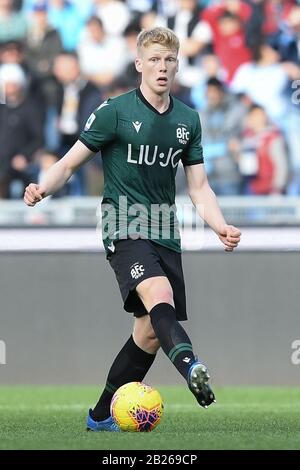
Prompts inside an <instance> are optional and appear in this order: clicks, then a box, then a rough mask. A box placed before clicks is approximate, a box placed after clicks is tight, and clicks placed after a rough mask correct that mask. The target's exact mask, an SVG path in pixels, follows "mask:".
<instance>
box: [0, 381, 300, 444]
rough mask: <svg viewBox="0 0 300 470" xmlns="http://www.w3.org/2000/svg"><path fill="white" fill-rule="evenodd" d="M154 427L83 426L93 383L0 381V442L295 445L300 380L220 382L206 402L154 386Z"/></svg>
mask: <svg viewBox="0 0 300 470" xmlns="http://www.w3.org/2000/svg"><path fill="white" fill-rule="evenodd" d="M158 388H159V391H160V392H161V394H162V396H163V399H164V403H165V412H164V417H163V419H162V422H161V423H160V425H159V426H158V427H157V428H156V429H155V430H154V431H153V432H152V433H106V432H105V433H87V432H86V431H85V416H86V413H87V409H88V408H89V406H90V405H91V404H93V403H94V402H95V399H96V398H97V397H98V389H97V388H95V387H69V386H68V387H0V449H107V450H108V449H110V450H113V449H131V450H133V449H143V450H150V449H154V450H158V449H164V450H167V449H174V450H175V449H178V450H179V449H188V450H195V449H198V450H200V449H300V388H271V387H270V388H268V387H265V388H242V387H240V388H237V387H236V388H224V389H219V390H217V391H216V396H217V400H218V402H217V404H216V405H213V406H211V407H210V408H209V409H207V410H204V409H202V408H200V407H199V406H198V405H197V403H196V402H195V399H194V397H193V396H192V395H191V393H190V392H189V391H187V390H186V389H185V388H184V387H158Z"/></svg>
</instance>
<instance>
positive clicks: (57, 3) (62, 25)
mask: <svg viewBox="0 0 300 470" xmlns="http://www.w3.org/2000/svg"><path fill="white" fill-rule="evenodd" d="M47 4H48V21H49V24H51V26H52V27H53V28H54V29H56V30H57V31H58V32H59V34H60V37H61V40H62V44H63V48H64V50H67V51H74V50H75V49H76V48H77V46H78V42H79V38H80V34H81V31H82V29H83V26H84V18H83V17H82V15H81V13H80V11H79V10H78V9H77V7H76V5H75V4H73V3H71V2H69V1H66V0H48V1H47Z"/></svg>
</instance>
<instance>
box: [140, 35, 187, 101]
mask: <svg viewBox="0 0 300 470" xmlns="http://www.w3.org/2000/svg"><path fill="white" fill-rule="evenodd" d="M135 63H136V68H137V71H138V72H141V73H142V81H143V84H144V85H146V86H147V87H148V88H150V90H151V91H153V92H154V93H157V94H163V93H166V92H169V91H170V88H171V86H172V83H173V81H174V78H175V75H176V73H177V71H178V59H177V52H176V51H174V50H171V49H168V48H167V47H165V46H161V45H159V44H151V45H150V46H148V47H143V48H142V50H141V52H140V54H139V57H138V58H137V59H136V62H135Z"/></svg>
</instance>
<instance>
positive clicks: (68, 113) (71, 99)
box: [53, 52, 102, 153]
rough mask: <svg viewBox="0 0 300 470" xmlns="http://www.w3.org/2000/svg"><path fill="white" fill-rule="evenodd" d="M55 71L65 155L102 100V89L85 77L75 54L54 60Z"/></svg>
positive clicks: (60, 56)
mask: <svg viewBox="0 0 300 470" xmlns="http://www.w3.org/2000/svg"><path fill="white" fill-rule="evenodd" d="M53 72H54V75H55V77H56V80H57V107H58V129H59V132H60V134H61V147H62V148H61V151H62V153H65V152H66V151H67V150H68V149H69V148H70V147H71V146H72V145H73V144H74V143H75V142H76V140H77V139H78V135H79V132H80V131H81V130H82V129H83V127H84V124H85V122H86V121H87V119H88V117H89V116H90V114H91V113H92V111H93V110H94V109H95V108H96V107H97V106H99V104H100V103H101V100H102V97H101V93H100V91H99V89H98V88H97V87H95V85H93V83H91V82H89V81H87V80H86V79H85V78H83V76H82V74H81V71H80V67H79V62H78V57H77V56H76V54H73V53H70V52H69V53H68V52H62V53H61V54H59V55H58V56H57V57H56V59H55V61H54V68H53Z"/></svg>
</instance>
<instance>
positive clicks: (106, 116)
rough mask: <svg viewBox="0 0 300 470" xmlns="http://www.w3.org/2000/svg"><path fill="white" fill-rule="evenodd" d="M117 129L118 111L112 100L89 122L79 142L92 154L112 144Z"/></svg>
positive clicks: (100, 107) (94, 113)
mask: <svg viewBox="0 0 300 470" xmlns="http://www.w3.org/2000/svg"><path fill="white" fill-rule="evenodd" d="M116 128H117V110H116V108H115V106H114V104H113V103H112V101H111V100H107V101H104V103H102V104H101V105H100V106H99V108H97V109H96V110H95V111H94V112H93V113H92V114H91V115H90V117H89V119H88V120H87V123H86V125H85V128H84V130H83V131H82V132H81V134H80V137H79V140H80V141H81V142H82V143H83V144H84V145H85V146H86V147H87V148H88V149H90V150H91V151H92V152H98V151H99V150H101V148H103V147H105V146H106V145H107V144H109V143H110V142H112V141H113V140H114V138H115V134H116Z"/></svg>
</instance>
